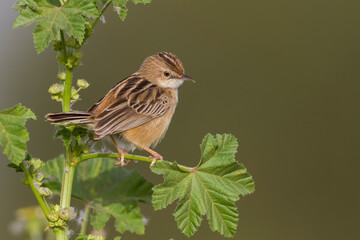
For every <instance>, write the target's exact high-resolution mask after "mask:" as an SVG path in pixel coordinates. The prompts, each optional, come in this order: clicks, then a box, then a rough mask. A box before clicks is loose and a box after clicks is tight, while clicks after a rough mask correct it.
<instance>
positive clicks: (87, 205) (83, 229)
mask: <svg viewBox="0 0 360 240" xmlns="http://www.w3.org/2000/svg"><path fill="white" fill-rule="evenodd" d="M89 215H90V203H88V202H86V203H85V213H84V221H83V224H82V226H81V230H80V234H82V235H86V228H87V224H88V221H89Z"/></svg>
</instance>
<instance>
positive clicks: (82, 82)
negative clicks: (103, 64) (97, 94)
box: [76, 79, 90, 89]
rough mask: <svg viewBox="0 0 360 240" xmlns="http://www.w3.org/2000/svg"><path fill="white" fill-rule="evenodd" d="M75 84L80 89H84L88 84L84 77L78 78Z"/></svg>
mask: <svg viewBox="0 0 360 240" xmlns="http://www.w3.org/2000/svg"><path fill="white" fill-rule="evenodd" d="M76 85H77V86H78V87H79V88H81V89H85V88H88V87H89V85H90V84H89V83H88V82H87V81H86V80H85V79H78V80H77V82H76Z"/></svg>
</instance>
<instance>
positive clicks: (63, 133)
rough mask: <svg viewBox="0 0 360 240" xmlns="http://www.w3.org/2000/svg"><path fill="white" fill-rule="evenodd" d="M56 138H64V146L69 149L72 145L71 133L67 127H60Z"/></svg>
mask: <svg viewBox="0 0 360 240" xmlns="http://www.w3.org/2000/svg"><path fill="white" fill-rule="evenodd" d="M55 137H62V140H63V141H64V145H65V147H66V148H68V147H69V146H70V144H71V131H70V130H69V129H68V128H66V127H65V126H60V130H58V131H57V132H56V134H55Z"/></svg>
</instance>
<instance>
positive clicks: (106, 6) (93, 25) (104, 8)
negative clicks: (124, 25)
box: [91, 0, 112, 29]
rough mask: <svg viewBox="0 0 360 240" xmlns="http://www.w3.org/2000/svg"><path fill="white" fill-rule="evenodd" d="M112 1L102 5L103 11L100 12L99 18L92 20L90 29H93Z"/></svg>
mask: <svg viewBox="0 0 360 240" xmlns="http://www.w3.org/2000/svg"><path fill="white" fill-rule="evenodd" d="M111 2H112V1H111V0H109V1H107V2H106V3H105V4H104V7H103V9H101V12H100V14H99V16H98V17H97V18H96V19H95V20H94V22H93V23H92V24H91V28H92V29H94V27H95V25H96V24H97V22H98V21H99V19H100V18H101V16H102V15H103V14H104V12H105V11H106V9H107V8H108V7H109V5H110V3H111Z"/></svg>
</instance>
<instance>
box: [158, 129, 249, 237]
mask: <svg viewBox="0 0 360 240" xmlns="http://www.w3.org/2000/svg"><path fill="white" fill-rule="evenodd" d="M237 146H238V144H237V140H236V138H235V137H233V136H232V135H230V134H224V135H216V137H214V136H212V135H210V134H208V135H206V136H205V137H204V140H203V142H202V144H201V152H202V157H201V160H200V163H199V165H198V166H197V167H195V168H193V169H192V170H191V171H189V172H185V171H182V170H181V169H180V168H179V167H178V165H177V163H176V162H174V163H169V162H166V161H159V162H157V163H156V164H155V165H154V166H153V167H152V168H151V170H152V171H153V172H155V173H157V174H164V180H165V181H164V183H163V184H160V185H157V186H155V187H154V188H153V190H154V194H153V200H152V203H153V206H154V208H155V209H156V210H158V209H162V208H165V207H166V206H167V205H169V204H171V203H172V202H173V201H175V200H176V199H179V201H178V204H177V207H176V209H175V212H174V216H175V220H176V221H177V224H178V227H179V228H180V229H181V231H182V232H183V233H184V234H185V235H186V236H192V235H193V234H194V233H195V232H196V230H197V228H198V227H199V226H200V223H201V221H202V216H203V215H205V214H206V215H207V219H208V221H209V224H210V228H211V230H213V231H218V232H220V233H221V234H222V235H224V236H225V237H232V236H233V235H234V234H235V232H236V227H237V221H238V212H237V208H236V205H235V202H236V201H237V200H238V199H239V195H246V194H249V193H252V192H253V191H254V181H253V179H252V177H251V176H250V175H249V174H248V173H247V172H246V169H245V167H244V166H243V165H242V164H240V163H238V162H237V161H235V153H236V148H237Z"/></svg>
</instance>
